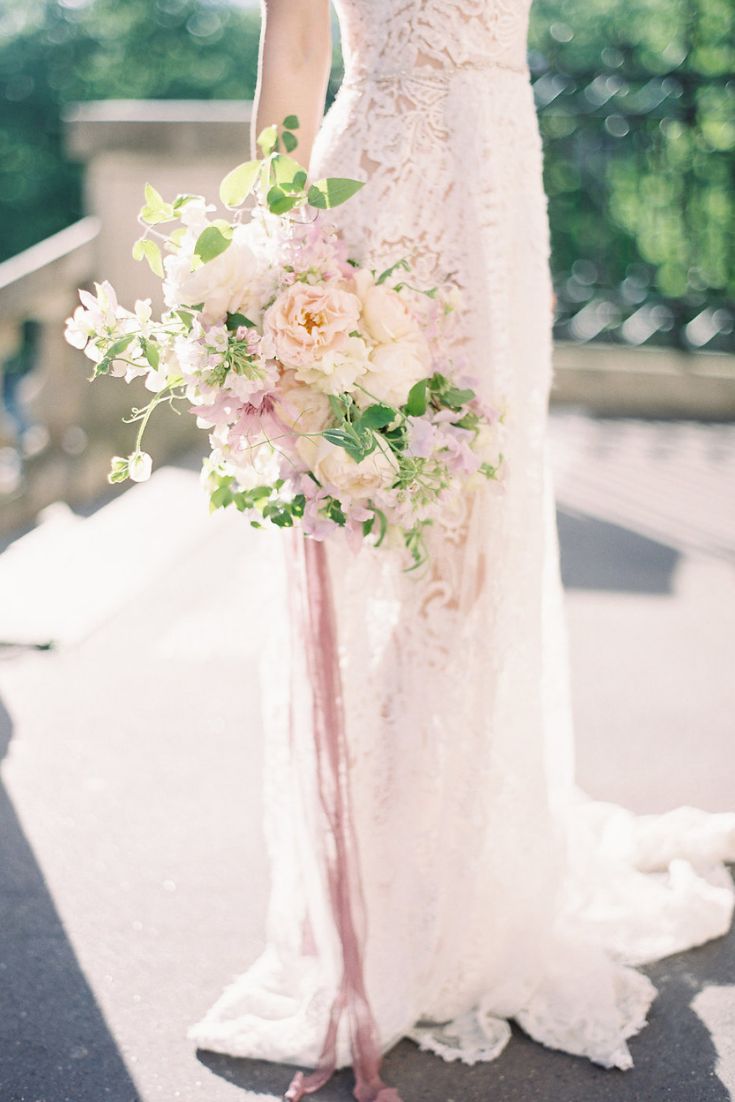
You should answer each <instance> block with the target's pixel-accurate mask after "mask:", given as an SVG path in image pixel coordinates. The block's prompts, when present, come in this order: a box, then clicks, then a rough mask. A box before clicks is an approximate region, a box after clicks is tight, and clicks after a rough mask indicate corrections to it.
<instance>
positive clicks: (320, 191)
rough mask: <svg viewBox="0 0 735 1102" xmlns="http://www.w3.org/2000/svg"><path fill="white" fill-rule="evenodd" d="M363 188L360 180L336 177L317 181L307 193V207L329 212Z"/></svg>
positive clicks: (362, 182)
mask: <svg viewBox="0 0 735 1102" xmlns="http://www.w3.org/2000/svg"><path fill="white" fill-rule="evenodd" d="M361 187H364V181H362V180H342V179H339V178H338V177H330V178H329V179H327V180H317V181H316V182H315V183H313V184H312V185H311V187H310V188H309V191H308V193H307V199H308V202H309V205H310V206H312V207H316V208H317V210H329V209H331V207H338V206H340V204H341V203H345V202H347V200H348V199H349V198H351V197H352V196H353V195H354V194H355V192H357V191H359V190H360V188H361Z"/></svg>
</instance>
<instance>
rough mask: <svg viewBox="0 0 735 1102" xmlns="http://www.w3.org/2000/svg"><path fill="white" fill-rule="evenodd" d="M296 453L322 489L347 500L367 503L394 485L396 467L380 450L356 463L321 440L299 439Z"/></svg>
mask: <svg viewBox="0 0 735 1102" xmlns="http://www.w3.org/2000/svg"><path fill="white" fill-rule="evenodd" d="M296 450H297V451H298V453H299V455H300V456H301V458H302V459H303V461H304V463H306V465H307V466H308V468H309V470H311V471H313V473H314V474H315V475H316V477H317V478H318V479H319V481H320V482H321V483H322V485H326V486H327V488H333V489H335V490H337V491H338V492H339V493H340V494H344V495H346V496H348V497H350V498H356V499H358V500H363V501H367V500H368V499H369V498H371V497H373V495H374V494H376V493H377V492H378V491H380V490H383V489H386V488H387V487H389V486H390V485H391V483H393V482H394V481H395V478H396V474H397V472H398V464H397V462H396V460H395V459H393V458H392V457H391V456H389V455H387V454H386V453H385V452H384V451H383V449H382V448H376V449H375V451H374V452H372V453H371V454H370V455H368V456H367V457H366V458H365V459H363V460H361V462H360V463H356V462H355V460H354V459H352V457H351V456H349V455H348V454H347V452H346V451H345V450H344V448H340V447H337V445H336V444H330V443H329V441H327V440H324V439H323V438H318V439H314V438H310V437H302V438H301V439H300V440H298V441H297V444H296Z"/></svg>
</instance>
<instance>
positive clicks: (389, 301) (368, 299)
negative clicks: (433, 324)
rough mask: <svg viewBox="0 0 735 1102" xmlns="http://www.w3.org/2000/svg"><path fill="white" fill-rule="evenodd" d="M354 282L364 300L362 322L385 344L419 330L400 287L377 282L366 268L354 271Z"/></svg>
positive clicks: (369, 333)
mask: <svg viewBox="0 0 735 1102" xmlns="http://www.w3.org/2000/svg"><path fill="white" fill-rule="evenodd" d="M355 285H356V289H357V294H358V296H359V298H360V301H361V302H362V323H363V325H364V327H365V329H366V331H367V334H368V336H369V337H371V338H372V339H373V340H374V341H376V342H377V343H378V344H382V343H384V342H386V341H396V340H401V338H403V337H408V336H412V335H415V334H417V333H418V326H417V323H416V320H415V318H414V317H413V315H412V313H411V311H410V310H409V308H408V306H407V305H406V302H405V300H404V299H402V298H401V295H400V294H399V292H398V291H393V290H391V288H390V287H386V286H385V285H384V284H382V283H381V284H377V283H375V281H374V279H373V277H372V275H371V274H370V272H368V271H365V269H362V270H361V271H358V272H357V273H356V274H355Z"/></svg>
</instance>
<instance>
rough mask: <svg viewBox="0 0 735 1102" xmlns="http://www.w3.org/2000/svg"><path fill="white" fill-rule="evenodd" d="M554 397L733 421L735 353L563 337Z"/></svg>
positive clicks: (606, 407)
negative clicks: (578, 341)
mask: <svg viewBox="0 0 735 1102" xmlns="http://www.w3.org/2000/svg"><path fill="white" fill-rule="evenodd" d="M551 401H552V403H554V404H555V405H578V406H581V407H583V408H585V409H588V410H590V411H593V412H595V413H599V414H606V415H608V416H615V415H621V416H625V415H629V416H637V417H684V418H693V419H700V418H701V419H703V420H722V421H725V420H727V421H729V420H733V419H735V356H729V355H725V354H723V353H716V352H709V353H708V352H681V351H679V350H678V349H674V348H625V347H622V346H620V345H614V344H602V343H601V344H586V345H575V344H572V343H570V342H565V341H560V342H557V344H556V345H555V347H554V385H553V388H552V392H551Z"/></svg>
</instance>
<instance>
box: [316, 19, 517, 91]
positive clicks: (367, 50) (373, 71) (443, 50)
mask: <svg viewBox="0 0 735 1102" xmlns="http://www.w3.org/2000/svg"><path fill="white" fill-rule="evenodd" d="M335 6H336V8H337V12H338V15H339V20H340V27H341V31H342V44H343V52H344V60H345V73H346V76H347V77H348V78H350V77H352V78H357V79H364V78H365V77H376V76H377V77H380V76H393V75H398V74H401V75H408V74H411V73H415V72H416V71H417V70H421V72H422V74H426V75H430V71H431V70H440V71H441V70H447V69H455V68H474V67H477V68H484V67H486V66H492V65H500V66H504V67H507V68H511V69H521V70H522V69H524V68H525V65H526V37H527V33H528V15H529V9H530V6H531V0H335Z"/></svg>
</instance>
